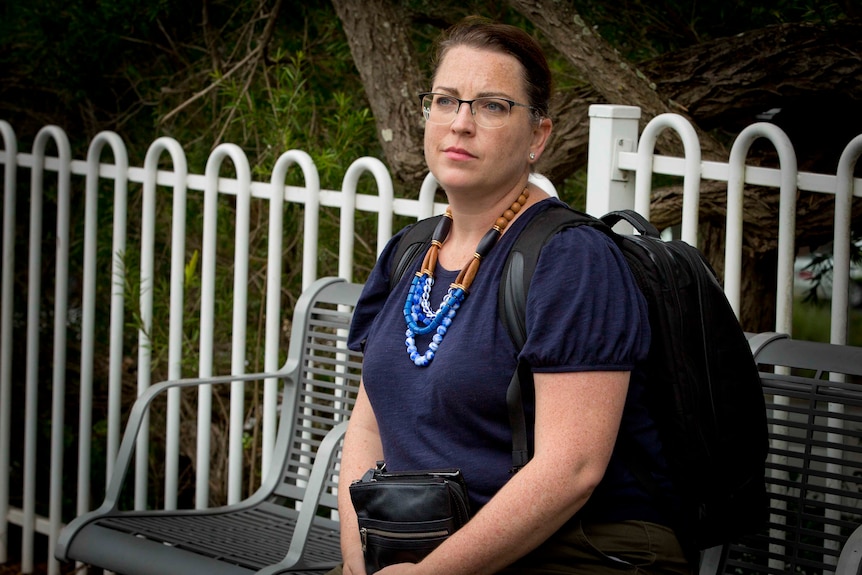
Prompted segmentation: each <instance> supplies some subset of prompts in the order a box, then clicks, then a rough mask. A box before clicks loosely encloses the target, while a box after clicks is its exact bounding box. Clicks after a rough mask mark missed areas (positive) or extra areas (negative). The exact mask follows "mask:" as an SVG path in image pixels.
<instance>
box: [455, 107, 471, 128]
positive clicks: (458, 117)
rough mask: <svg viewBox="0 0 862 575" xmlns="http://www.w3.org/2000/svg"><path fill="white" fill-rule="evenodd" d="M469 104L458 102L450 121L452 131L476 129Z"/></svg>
mask: <svg viewBox="0 0 862 575" xmlns="http://www.w3.org/2000/svg"><path fill="white" fill-rule="evenodd" d="M471 105H472V104H470V103H469V102H460V103H459V105H458V111H457V112H455V118H454V119H453V120H452V129H453V130H473V129H474V128H475V127H476V124H475V118H473V110H472V108H471Z"/></svg>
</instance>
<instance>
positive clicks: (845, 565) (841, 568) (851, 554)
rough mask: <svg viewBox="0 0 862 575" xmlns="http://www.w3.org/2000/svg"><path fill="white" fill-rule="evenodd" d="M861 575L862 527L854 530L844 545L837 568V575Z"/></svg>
mask: <svg viewBox="0 0 862 575" xmlns="http://www.w3.org/2000/svg"><path fill="white" fill-rule="evenodd" d="M859 574H862V525H860V526H858V527H857V528H856V529H854V530H853V533H851V534H850V537H849V538H848V539H847V542H846V543H844V547H842V548H841V555H840V556H839V557H838V565H837V566H836V568H835V575H859Z"/></svg>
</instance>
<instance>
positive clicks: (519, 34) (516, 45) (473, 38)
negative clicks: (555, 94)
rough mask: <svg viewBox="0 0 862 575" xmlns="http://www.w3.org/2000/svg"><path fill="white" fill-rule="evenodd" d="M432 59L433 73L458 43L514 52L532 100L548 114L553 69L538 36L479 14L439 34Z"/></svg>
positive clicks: (536, 107) (512, 54)
mask: <svg viewBox="0 0 862 575" xmlns="http://www.w3.org/2000/svg"><path fill="white" fill-rule="evenodd" d="M436 46H437V51H436V56H435V58H434V62H433V68H434V76H436V75H437V69H438V68H439V66H440V63H441V62H442V61H443V57H444V56H445V55H446V53H447V52H448V51H449V50H450V49H451V48H454V47H456V46H469V47H471V48H477V49H481V50H491V51H494V52H502V53H504V54H509V55H511V56H514V57H515V58H516V59H517V60H518V61H519V62H520V63H521V66H522V67H523V68H524V85H525V86H526V89H527V97H528V98H529V100H530V101H529V104H530V105H531V106H533V107H534V108H535V109H536V110H538V113H539V115H541V116H545V117H547V115H548V101H549V100H550V98H551V84H552V80H551V69H550V68H549V67H548V61H547V60H546V59H545V54H544V53H543V52H542V48H541V46H539V43H538V42H536V40H535V39H534V38H533V37H532V36H530V35H529V34H527V33H526V32H525V31H523V30H521V29H520V28H518V27H516V26H510V25H508V24H501V23H499V22H494V21H493V20H489V19H487V18H482V17H479V16H468V17H467V18H464V19H463V20H461V21H460V22H458V23H457V24H455V25H454V26H452V27H451V28H449V29H448V30H446V32H444V33H443V34H442V35H441V36H440V38H438V40H437V43H436Z"/></svg>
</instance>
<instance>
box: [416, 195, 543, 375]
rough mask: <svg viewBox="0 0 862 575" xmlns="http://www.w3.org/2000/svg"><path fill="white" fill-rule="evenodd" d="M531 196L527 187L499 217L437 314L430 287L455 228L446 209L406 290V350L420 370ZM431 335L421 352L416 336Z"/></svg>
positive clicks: (437, 347) (437, 345)
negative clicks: (484, 261)
mask: <svg viewBox="0 0 862 575" xmlns="http://www.w3.org/2000/svg"><path fill="white" fill-rule="evenodd" d="M528 195H529V193H528V190H527V188H524V191H523V192H522V193H521V195H520V196H519V197H518V199H517V200H516V201H515V202H514V203H513V204H512V207H511V208H510V209H508V210H506V211H505V212H503V215H502V216H500V217H499V218H497V221H496V222H495V224H494V227H492V228H491V229H490V230H488V232H487V233H486V234H485V236H484V237H483V238H482V240H481V241H480V242H479V245H478V246H477V247H476V253H475V255H474V259H473V260H471V262H470V263H469V264H468V266H467V267H465V268H464V269H462V270H461V273H460V274H459V275H458V278H456V279H455V283H453V284H451V285H450V286H449V290H448V291H447V292H446V295H445V296H444V297H443V301H442V302H440V306H439V307H438V308H437V310H436V311H434V310H432V309H431V303H430V300H431V288H432V287H433V286H434V268H435V267H436V264H437V254H438V252H439V249H440V247H441V246H442V245H443V242H444V241H445V240H446V237H447V236H448V235H449V230H450V228H451V226H452V213H451V212H450V211H449V210H448V209H447V210H446V213H445V214H444V217H442V218H441V219H440V221H439V222H438V223H437V226H436V228H435V229H434V233H433V234H432V237H431V246H430V247H429V248H428V252H427V253H426V254H425V261H424V262H423V263H422V268H421V272H420V273H417V274H416V275H415V276H414V278H413V281H412V282H411V283H410V289H409V290H408V291H407V299H406V300H405V301H404V312H403V313H404V321H405V323H406V324H407V329H406V330H405V331H404V345H405V347H406V348H407V355H408V356H409V357H410V361H412V362H413V363H414V364H415V365H417V366H418V367H426V366H428V364H430V363H431V361H432V360H433V359H434V356H435V354H436V353H437V351H438V350H439V349H440V345H441V344H442V343H443V338H444V337H445V336H446V332H447V331H448V330H449V327H450V326H451V325H452V321H453V320H454V319H455V316H456V315H457V313H458V309H459V308H460V307H461V304H463V303H464V300H465V299H467V289H468V288H469V287H470V284H471V283H472V281H473V277H475V273H476V271H477V270H478V267H479V262H481V260H482V259H483V258H484V257H485V256H487V255H488V253H490V251H491V250H492V249H493V247H494V246H495V245H496V244H497V241H498V240H499V239H500V236H501V235H502V234H503V230H504V229H505V228H506V226H507V225H508V224H509V222H511V221H512V219H514V217H515V214H517V213H518V212H519V211H520V210H521V208H523V207H524V205H525V204H526V203H527V197H528ZM462 278H463V279H462ZM429 334H433V335H432V336H431V342H430V343H429V344H428V349H427V350H425V353H420V352H419V348H418V347H417V345H416V336H419V335H429Z"/></svg>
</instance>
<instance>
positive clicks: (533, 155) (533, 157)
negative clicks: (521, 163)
mask: <svg viewBox="0 0 862 575" xmlns="http://www.w3.org/2000/svg"><path fill="white" fill-rule="evenodd" d="M530 159H531V160H535V159H536V153H535V152H530Z"/></svg>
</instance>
